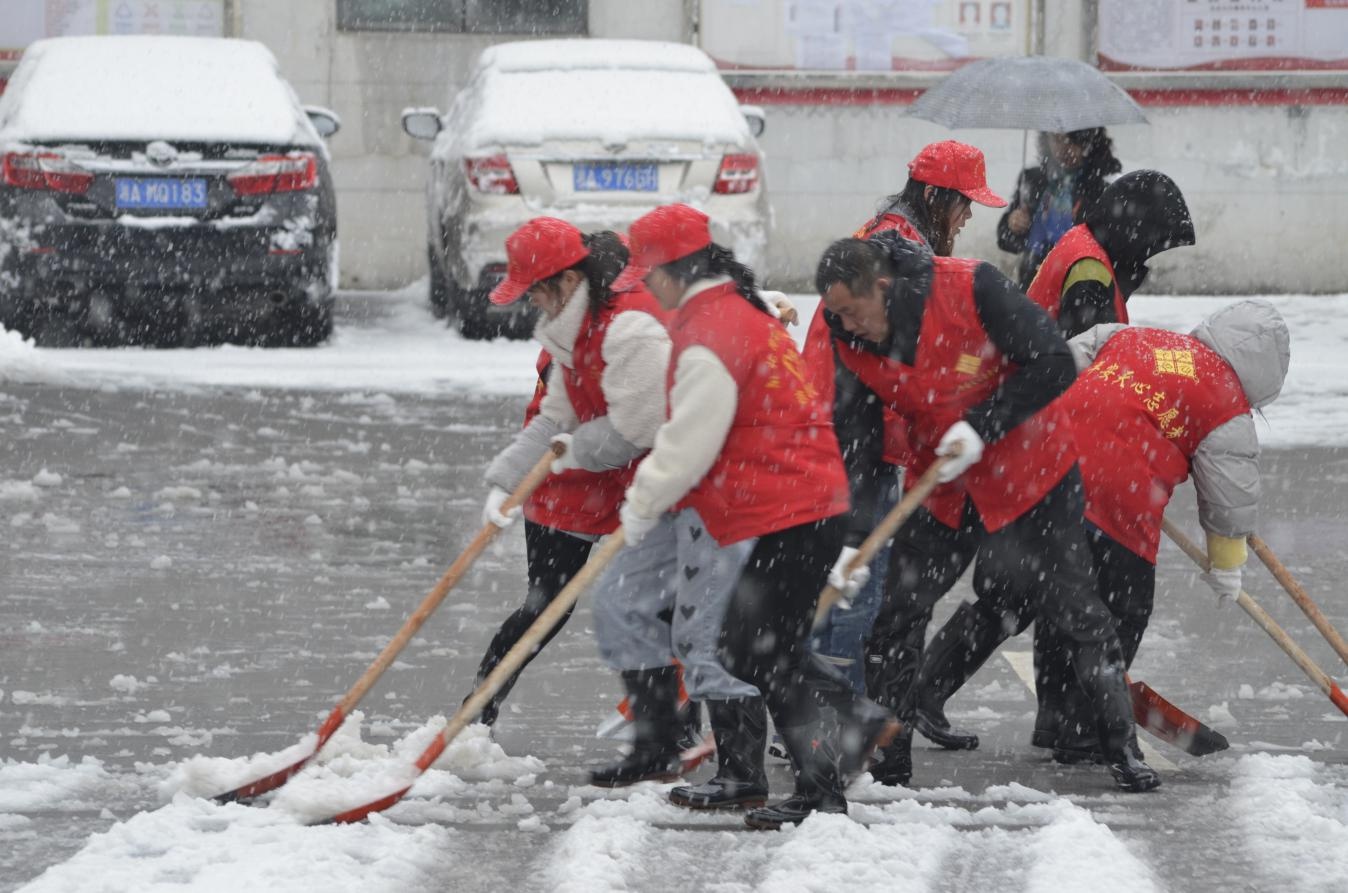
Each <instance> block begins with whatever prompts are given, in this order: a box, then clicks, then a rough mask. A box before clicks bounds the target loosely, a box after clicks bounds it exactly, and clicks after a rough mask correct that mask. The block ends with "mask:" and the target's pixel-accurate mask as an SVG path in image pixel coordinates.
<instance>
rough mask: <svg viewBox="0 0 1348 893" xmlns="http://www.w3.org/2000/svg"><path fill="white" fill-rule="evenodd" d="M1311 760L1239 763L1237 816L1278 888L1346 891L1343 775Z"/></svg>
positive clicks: (1259, 757) (1253, 758)
mask: <svg viewBox="0 0 1348 893" xmlns="http://www.w3.org/2000/svg"><path fill="white" fill-rule="evenodd" d="M1331 771H1333V770H1331V769H1329V768H1327V767H1325V766H1323V765H1320V764H1317V763H1316V762H1314V761H1313V760H1311V759H1310V758H1309V757H1304V756H1290V755H1274V754H1266V753H1258V754H1249V755H1247V756H1244V757H1241V759H1240V760H1239V761H1238V762H1237V763H1236V766H1235V771H1234V778H1233V779H1232V782H1231V799H1232V801H1233V806H1232V810H1231V811H1232V813H1233V814H1234V815H1235V816H1236V820H1237V823H1238V824H1239V826H1240V829H1241V831H1242V832H1243V834H1244V836H1245V841H1246V845H1247V846H1248V847H1249V849H1250V852H1251V853H1252V854H1253V855H1254V856H1255V858H1256V859H1257V860H1258V862H1259V864H1260V866H1261V868H1262V870H1263V871H1264V872H1265V874H1266V877H1267V878H1269V879H1271V880H1272V879H1276V881H1277V882H1278V883H1277V884H1275V885H1274V886H1278V887H1282V888H1284V889H1288V890H1293V889H1295V890H1323V891H1326V893H1328V891H1331V890H1342V889H1343V884H1344V879H1345V878H1348V809H1345V804H1344V795H1343V788H1342V781H1343V779H1342V777H1340V778H1339V779H1338V783H1337V784H1336V783H1335V781H1334V780H1331V779H1327V778H1325V776H1326V775H1328V773H1330V772H1331Z"/></svg>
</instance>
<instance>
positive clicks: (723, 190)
mask: <svg viewBox="0 0 1348 893" xmlns="http://www.w3.org/2000/svg"><path fill="white" fill-rule="evenodd" d="M757 185H758V156H757V155H726V156H725V157H723V158H722V159H721V170H720V171H718V172H717V174H716V185H714V186H712V188H711V191H712V192H717V193H720V194H721V195H735V194H737V193H740V192H752V191H753V188H754V187H755V186H757Z"/></svg>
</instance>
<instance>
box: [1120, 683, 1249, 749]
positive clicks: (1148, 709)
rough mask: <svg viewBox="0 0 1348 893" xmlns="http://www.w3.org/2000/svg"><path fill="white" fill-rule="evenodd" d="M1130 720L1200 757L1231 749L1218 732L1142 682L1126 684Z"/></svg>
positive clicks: (1224, 737)
mask: <svg viewBox="0 0 1348 893" xmlns="http://www.w3.org/2000/svg"><path fill="white" fill-rule="evenodd" d="M1128 690H1129V691H1130V692H1131V693H1132V696H1133V720H1134V721H1135V722H1136V723H1137V724H1138V725H1139V726H1141V727H1142V728H1144V729H1146V730H1147V731H1148V732H1151V733H1152V734H1153V735H1155V736H1156V737H1157V738H1160V739H1161V740H1162V741H1165V742H1167V743H1169V744H1173V745H1175V746H1176V747H1178V748H1179V749H1180V750H1182V751H1184V752H1185V753H1188V754H1192V755H1193V756H1196V757H1201V756H1204V755H1206V754H1210V753H1216V752H1217V751H1219V750H1226V749H1227V748H1228V747H1230V746H1231V744H1230V742H1228V741H1227V740H1226V736H1225V735H1223V734H1222V733H1221V732H1218V731H1217V730H1215V729H1213V728H1210V727H1209V726H1206V725H1204V724H1203V723H1201V722H1199V721H1198V720H1196V719H1194V718H1193V717H1192V716H1190V715H1189V714H1187V713H1185V712H1184V711H1183V710H1181V709H1180V708H1178V707H1176V706H1175V705H1174V704H1172V703H1170V702H1169V701H1167V700H1166V699H1165V698H1163V697H1161V696H1160V695H1159V694H1157V693H1156V690H1155V689H1153V688H1152V687H1151V686H1149V685H1147V683H1145V682H1134V681H1132V680H1131V679H1130V680H1129V681H1128Z"/></svg>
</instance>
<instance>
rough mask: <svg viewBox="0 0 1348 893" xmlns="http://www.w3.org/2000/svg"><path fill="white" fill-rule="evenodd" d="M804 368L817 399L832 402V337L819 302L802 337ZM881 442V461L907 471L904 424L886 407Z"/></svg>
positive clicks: (908, 457) (908, 455) (910, 455)
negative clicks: (816, 393)
mask: <svg viewBox="0 0 1348 893" xmlns="http://www.w3.org/2000/svg"><path fill="white" fill-rule="evenodd" d="M802 356H803V357H804V358H805V368H806V369H807V370H808V371H809V375H810V381H811V383H812V384H813V385H814V389H815V390H816V391H818V392H819V396H820V398H821V399H822V400H823V401H824V403H825V404H826V405H828V406H832V405H833V402H834V386H835V381H834V377H833V374H834V367H833V362H834V360H833V336H832V335H831V334H830V333H829V329H828V322H827V321H826V320H825V319H824V305H823V304H822V303H821V304H820V305H819V307H818V308H817V309H816V310H815V311H814V318H813V319H811V320H810V329H809V331H808V332H807V333H806V335H805V350H804V351H803V352H802ZM884 416H885V433H884V437H885V443H884V454H883V456H882V458H883V459H884V460H885V461H886V462H888V463H889V464H890V465H898V466H900V467H902V468H907V467H908V465H909V464H910V463H911V462H912V461H913V453H912V448H911V447H910V446H909V445H908V421H907V420H906V419H905V418H903V417H902V416H900V415H898V414H896V413H895V412H894V411H893V410H892V409H890V408H889V407H888V406H885V407H884Z"/></svg>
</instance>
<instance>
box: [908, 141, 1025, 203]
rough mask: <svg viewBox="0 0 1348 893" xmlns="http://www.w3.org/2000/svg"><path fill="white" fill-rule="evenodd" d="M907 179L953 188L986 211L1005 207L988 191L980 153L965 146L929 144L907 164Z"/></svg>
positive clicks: (958, 144) (963, 144)
mask: <svg viewBox="0 0 1348 893" xmlns="http://www.w3.org/2000/svg"><path fill="white" fill-rule="evenodd" d="M908 176H910V177H912V178H913V179H914V180H917V181H919V182H922V183H927V184H930V185H932V186H941V187H944V188H946V189H953V190H955V191H956V192H958V193H959V194H960V195H962V196H964V197H965V198H967V199H969V200H970V201H975V202H978V203H979V204H980V205H987V206H988V207H989V208H1005V207H1006V199H1004V198H1002V197H1001V196H1000V195H998V194H997V193H995V192H993V191H992V190H991V189H989V188H988V175H987V166H986V164H985V162H984V161H983V152H982V151H981V150H980V149H976V148H974V147H973V146H971V145H969V144H968V143H961V142H958V141H957V140H944V141H943V142H939V143H932V144H931V145H929V146H927V147H926V148H924V149H923V150H922V151H921V152H918V153H917V157H916V158H914V159H913V160H912V161H910V162H908Z"/></svg>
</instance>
